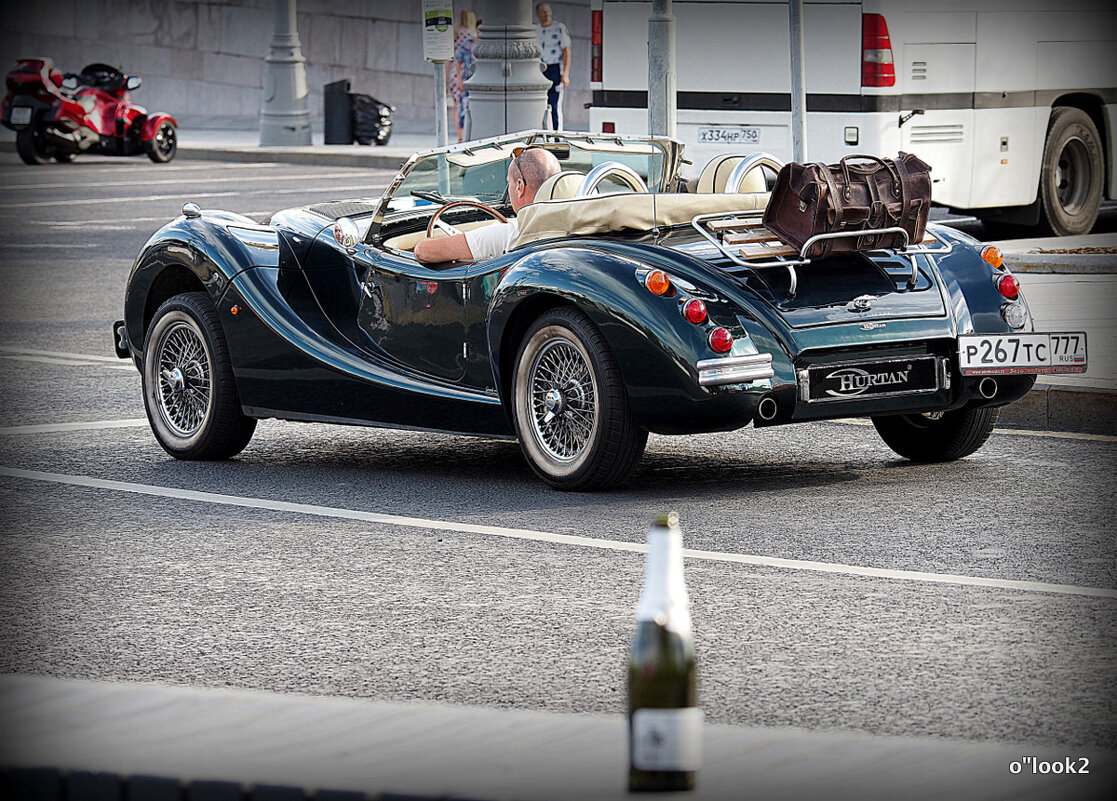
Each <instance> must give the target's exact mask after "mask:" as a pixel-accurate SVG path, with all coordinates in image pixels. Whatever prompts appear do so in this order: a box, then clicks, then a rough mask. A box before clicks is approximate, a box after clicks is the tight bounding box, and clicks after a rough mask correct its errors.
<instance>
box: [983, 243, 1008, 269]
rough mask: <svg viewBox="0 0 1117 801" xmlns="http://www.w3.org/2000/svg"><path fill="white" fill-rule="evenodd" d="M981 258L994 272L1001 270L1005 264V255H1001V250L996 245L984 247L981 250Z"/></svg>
mask: <svg viewBox="0 0 1117 801" xmlns="http://www.w3.org/2000/svg"><path fill="white" fill-rule="evenodd" d="M981 258H983V259H985V263H986V264H988V265H989V266H990V267H992V268H993V269H994V270H999V269H1001V267H1003V266H1004V263H1005V254H1003V253H1001V249H1000V248H999V247H997V246H996V245H986V246H985V247H984V248H982V249H981Z"/></svg>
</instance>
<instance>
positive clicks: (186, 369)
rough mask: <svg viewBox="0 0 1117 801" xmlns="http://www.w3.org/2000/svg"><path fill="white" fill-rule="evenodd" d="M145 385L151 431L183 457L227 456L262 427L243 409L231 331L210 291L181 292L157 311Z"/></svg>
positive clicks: (148, 346) (147, 353) (146, 350)
mask: <svg viewBox="0 0 1117 801" xmlns="http://www.w3.org/2000/svg"><path fill="white" fill-rule="evenodd" d="M143 384H144V406H145V407H146V409H147V418H148V420H149V421H150V423H151V430H152V432H153V433H154V434H155V438H156V439H157V440H158V441H159V444H160V445H161V446H163V449H164V450H165V451H167V453H169V454H171V455H172V456H174V457H176V458H178V459H227V458H229V457H230V456H234V455H236V454H237V453H240V452H241V451H242V450H244V447H245V446H246V445H247V444H248V441H249V440H250V439H251V438H252V434H253V432H254V431H255V430H256V420H255V419H253V418H251V417H248V416H247V415H245V414H244V412H243V411H242V409H241V405H240V400H239V398H238V396H237V391H236V380H235V379H234V377H233V368H232V362H231V360H230V358H229V349H228V345H227V343H226V342H225V335H224V332H223V331H222V329H221V323H220V321H219V319H218V316H217V310H216V309H214V308H213V304H212V303H211V302H210V300H209V297H208V296H207V295H206V294H205V293H204V292H188V293H186V294H183V295H177V296H175V297H173V298H171V299H170V300H168V301H166V302H165V303H163V305H162V306H160V307H159V309H158V310H157V311H156V312H155V317H154V318H153V319H152V323H151V327H150V329H149V330H148V334H147V338H146V344H145V346H144V353H143Z"/></svg>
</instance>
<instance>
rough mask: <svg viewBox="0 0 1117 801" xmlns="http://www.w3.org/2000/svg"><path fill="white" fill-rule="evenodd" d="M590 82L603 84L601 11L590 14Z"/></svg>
mask: <svg viewBox="0 0 1117 801" xmlns="http://www.w3.org/2000/svg"><path fill="white" fill-rule="evenodd" d="M590 81H591V82H594V83H601V9H597V10H596V11H591V12H590Z"/></svg>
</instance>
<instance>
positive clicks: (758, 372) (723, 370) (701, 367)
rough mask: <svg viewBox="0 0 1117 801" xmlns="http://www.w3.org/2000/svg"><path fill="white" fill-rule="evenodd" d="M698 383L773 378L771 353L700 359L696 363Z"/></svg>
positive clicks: (713, 384) (738, 381) (741, 382)
mask: <svg viewBox="0 0 1117 801" xmlns="http://www.w3.org/2000/svg"><path fill="white" fill-rule="evenodd" d="M697 367H698V384H699V385H700V386H703V387H717V386H721V385H723V384H744V383H747V382H750V381H761V380H763V379H765V378H774V377H775V375H776V372H775V370H773V369H772V354H771V353H755V354H752V355H748V356H725V357H723V358H720V359H702V360H701V361H699V362H698V364H697Z"/></svg>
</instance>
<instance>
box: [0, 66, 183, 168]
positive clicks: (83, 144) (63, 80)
mask: <svg viewBox="0 0 1117 801" xmlns="http://www.w3.org/2000/svg"><path fill="white" fill-rule="evenodd" d="M7 85H8V95H7V97H5V98H4V101H3V104H0V122H3V124H4V125H6V126H7V127H8V128H11V129H12V130H13V131H15V132H16V150H18V151H19V157H20V158H21V159H23V160H24V162H26V163H27V164H45V163H46V162H47V161H49V160H50V159H52V158H53V159H54V160H55V161H60V162H69V161H73V160H74V159H75V158H76V157H77V155H78V154H79V153H100V154H102V155H106V156H132V155H135V154H138V153H146V154H147V156H148V158H150V159H151V160H152V161H154V162H156V163H160V164H161V163H164V162H168V161H170V160H171V159H173V158H174V155H175V150H176V149H177V147H178V134H177V124H176V123H175V121H174V119H173V118H172V117H171V115H170V114H163V113H158V114H148V113H147V110H146V109H144V108H142V107H141V106H137V105H136V104H135V103H133V102H132V97H131V92H132V90H133V89H137V88H139V85H140V79H139V77H138V76H135V75H125V74H124V73H123V72H121V71H120V70H118V69H117V68H116V67H110V66H109V65H107V64H90V65H89V66H88V67H86V68H85V69H83V70H82V71H81V72H80V73H79V74H77V75H66V76H63V75H62V72H61V71H59V70H58V69H56V68H55V66H54V62H53V61H51V60H50V59H49V58H25V59H21V60H19V61H18V62H16V65H15V66H14V67H13V68H12V70H11V71H10V72H9V73H8V77H7Z"/></svg>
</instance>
